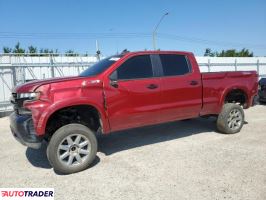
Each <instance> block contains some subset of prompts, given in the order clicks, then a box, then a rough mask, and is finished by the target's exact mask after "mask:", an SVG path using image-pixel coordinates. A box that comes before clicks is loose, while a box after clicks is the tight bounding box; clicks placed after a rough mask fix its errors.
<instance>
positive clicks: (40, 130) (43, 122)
mask: <svg viewBox="0 0 266 200" xmlns="http://www.w3.org/2000/svg"><path fill="white" fill-rule="evenodd" d="M80 106H81V107H84V108H85V107H87V108H91V109H94V110H95V111H97V113H98V115H99V119H100V123H101V127H102V132H103V133H106V132H109V130H110V129H109V121H108V119H107V116H106V113H105V111H104V110H103V109H101V106H100V105H97V104H95V103H92V102H88V101H86V100H85V101H79V102H75V101H71V100H68V101H67V102H60V103H57V104H53V105H51V106H50V107H49V108H48V109H47V110H46V111H44V112H43V114H42V115H41V117H40V119H39V121H38V123H37V128H36V132H37V134H38V135H45V134H46V127H47V125H48V122H49V120H51V117H53V116H54V115H55V114H56V113H58V112H60V111H62V110H64V109H68V108H73V107H80Z"/></svg>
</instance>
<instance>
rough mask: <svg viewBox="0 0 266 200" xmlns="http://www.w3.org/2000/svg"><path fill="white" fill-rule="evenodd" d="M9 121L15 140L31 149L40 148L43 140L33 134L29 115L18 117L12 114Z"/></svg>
mask: <svg viewBox="0 0 266 200" xmlns="http://www.w3.org/2000/svg"><path fill="white" fill-rule="evenodd" d="M9 119H10V129H11V132H12V134H13V136H14V137H15V138H16V140H18V141H19V142H20V143H21V144H23V145H25V146H28V147H30V148H33V149H39V148H40V147H41V144H42V140H43V138H42V137H38V136H37V135H36V134H35V132H34V129H33V125H32V118H31V116H30V115H18V114H16V113H15V112H13V113H11V115H10V116H9Z"/></svg>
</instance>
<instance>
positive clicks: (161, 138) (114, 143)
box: [98, 118, 216, 155]
mask: <svg viewBox="0 0 266 200" xmlns="http://www.w3.org/2000/svg"><path fill="white" fill-rule="evenodd" d="M215 130H216V123H215V120H214V118H210V119H203V118H197V119H191V120H185V121H177V122H171V123H166V124H160V125H154V126H148V127H142V128H136V129H132V130H126V131H121V132H117V133H112V134H110V135H103V136H99V138H98V145H99V148H98V151H99V152H102V153H104V154H105V155H111V154H114V153H117V152H120V151H124V150H128V149H132V148H136V147H141V146H145V145H150V144H154V143H160V142H165V141H169V140H175V139H178V138H182V137H187V136H191V135H195V134H199V133H203V132H208V131H215Z"/></svg>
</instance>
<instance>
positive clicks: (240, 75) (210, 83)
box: [201, 71, 258, 115]
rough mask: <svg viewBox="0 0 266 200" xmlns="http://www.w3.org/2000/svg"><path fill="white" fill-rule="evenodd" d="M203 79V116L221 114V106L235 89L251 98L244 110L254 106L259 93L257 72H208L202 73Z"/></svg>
mask: <svg viewBox="0 0 266 200" xmlns="http://www.w3.org/2000/svg"><path fill="white" fill-rule="evenodd" d="M201 79H202V88H203V90H202V99H203V102H202V105H203V106H202V111H201V115H206V114H212V113H219V112H220V109H221V106H220V105H221V104H222V103H223V102H224V100H225V97H226V95H227V93H228V92H229V91H232V90H233V89H236V88H238V89H240V90H242V91H243V92H244V93H245V94H246V96H247V97H249V99H247V103H246V105H245V106H244V108H248V107H250V106H251V105H252V102H253V98H254V96H255V95H256V93H257V85H258V74H257V72H256V71H237V72H207V73H201ZM225 87H226V89H225ZM221 97H222V98H221Z"/></svg>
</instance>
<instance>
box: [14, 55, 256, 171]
mask: <svg viewBox="0 0 266 200" xmlns="http://www.w3.org/2000/svg"><path fill="white" fill-rule="evenodd" d="M257 90H258V75H257V73H256V72H255V71H241V72H213V73H200V70H199V66H198V64H197V62H196V59H195V57H194V55H193V54H192V53H189V52H178V51H143V52H127V53H124V54H121V55H115V56H111V57H108V58H105V59H103V60H101V61H99V62H98V63H96V64H94V65H92V66H91V67H89V68H88V69H86V70H85V71H84V72H82V73H81V74H80V75H79V76H75V77H65V78H53V79H46V80H40V81H32V82H28V83H25V84H22V85H19V86H17V87H15V88H14V89H13V92H12V97H11V102H12V103H13V104H14V112H13V113H12V114H11V115H10V127H11V131H12V133H13V135H14V136H15V138H17V139H18V140H19V141H20V142H21V143H22V144H24V145H26V146H28V147H31V148H39V147H40V146H41V143H42V141H43V140H46V141H48V147H47V157H48V160H49V162H50V163H51V165H52V166H53V168H54V170H55V171H58V172H60V173H74V172H78V171H81V170H83V169H85V168H87V167H88V166H89V165H90V164H91V163H92V161H93V160H94V158H95V156H96V152H97V139H96V135H97V134H108V133H110V132H114V131H119V130H124V129H130V128H135V127H141V126H147V125H152V124H158V123H164V122H170V121H176V120H184V119H190V118H196V117H199V116H217V129H218V131H220V132H222V133H227V134H232V133H236V132H239V131H240V130H241V128H242V126H243V123H244V112H243V108H249V107H250V106H252V103H253V98H254V96H255V95H256V94H257Z"/></svg>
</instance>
